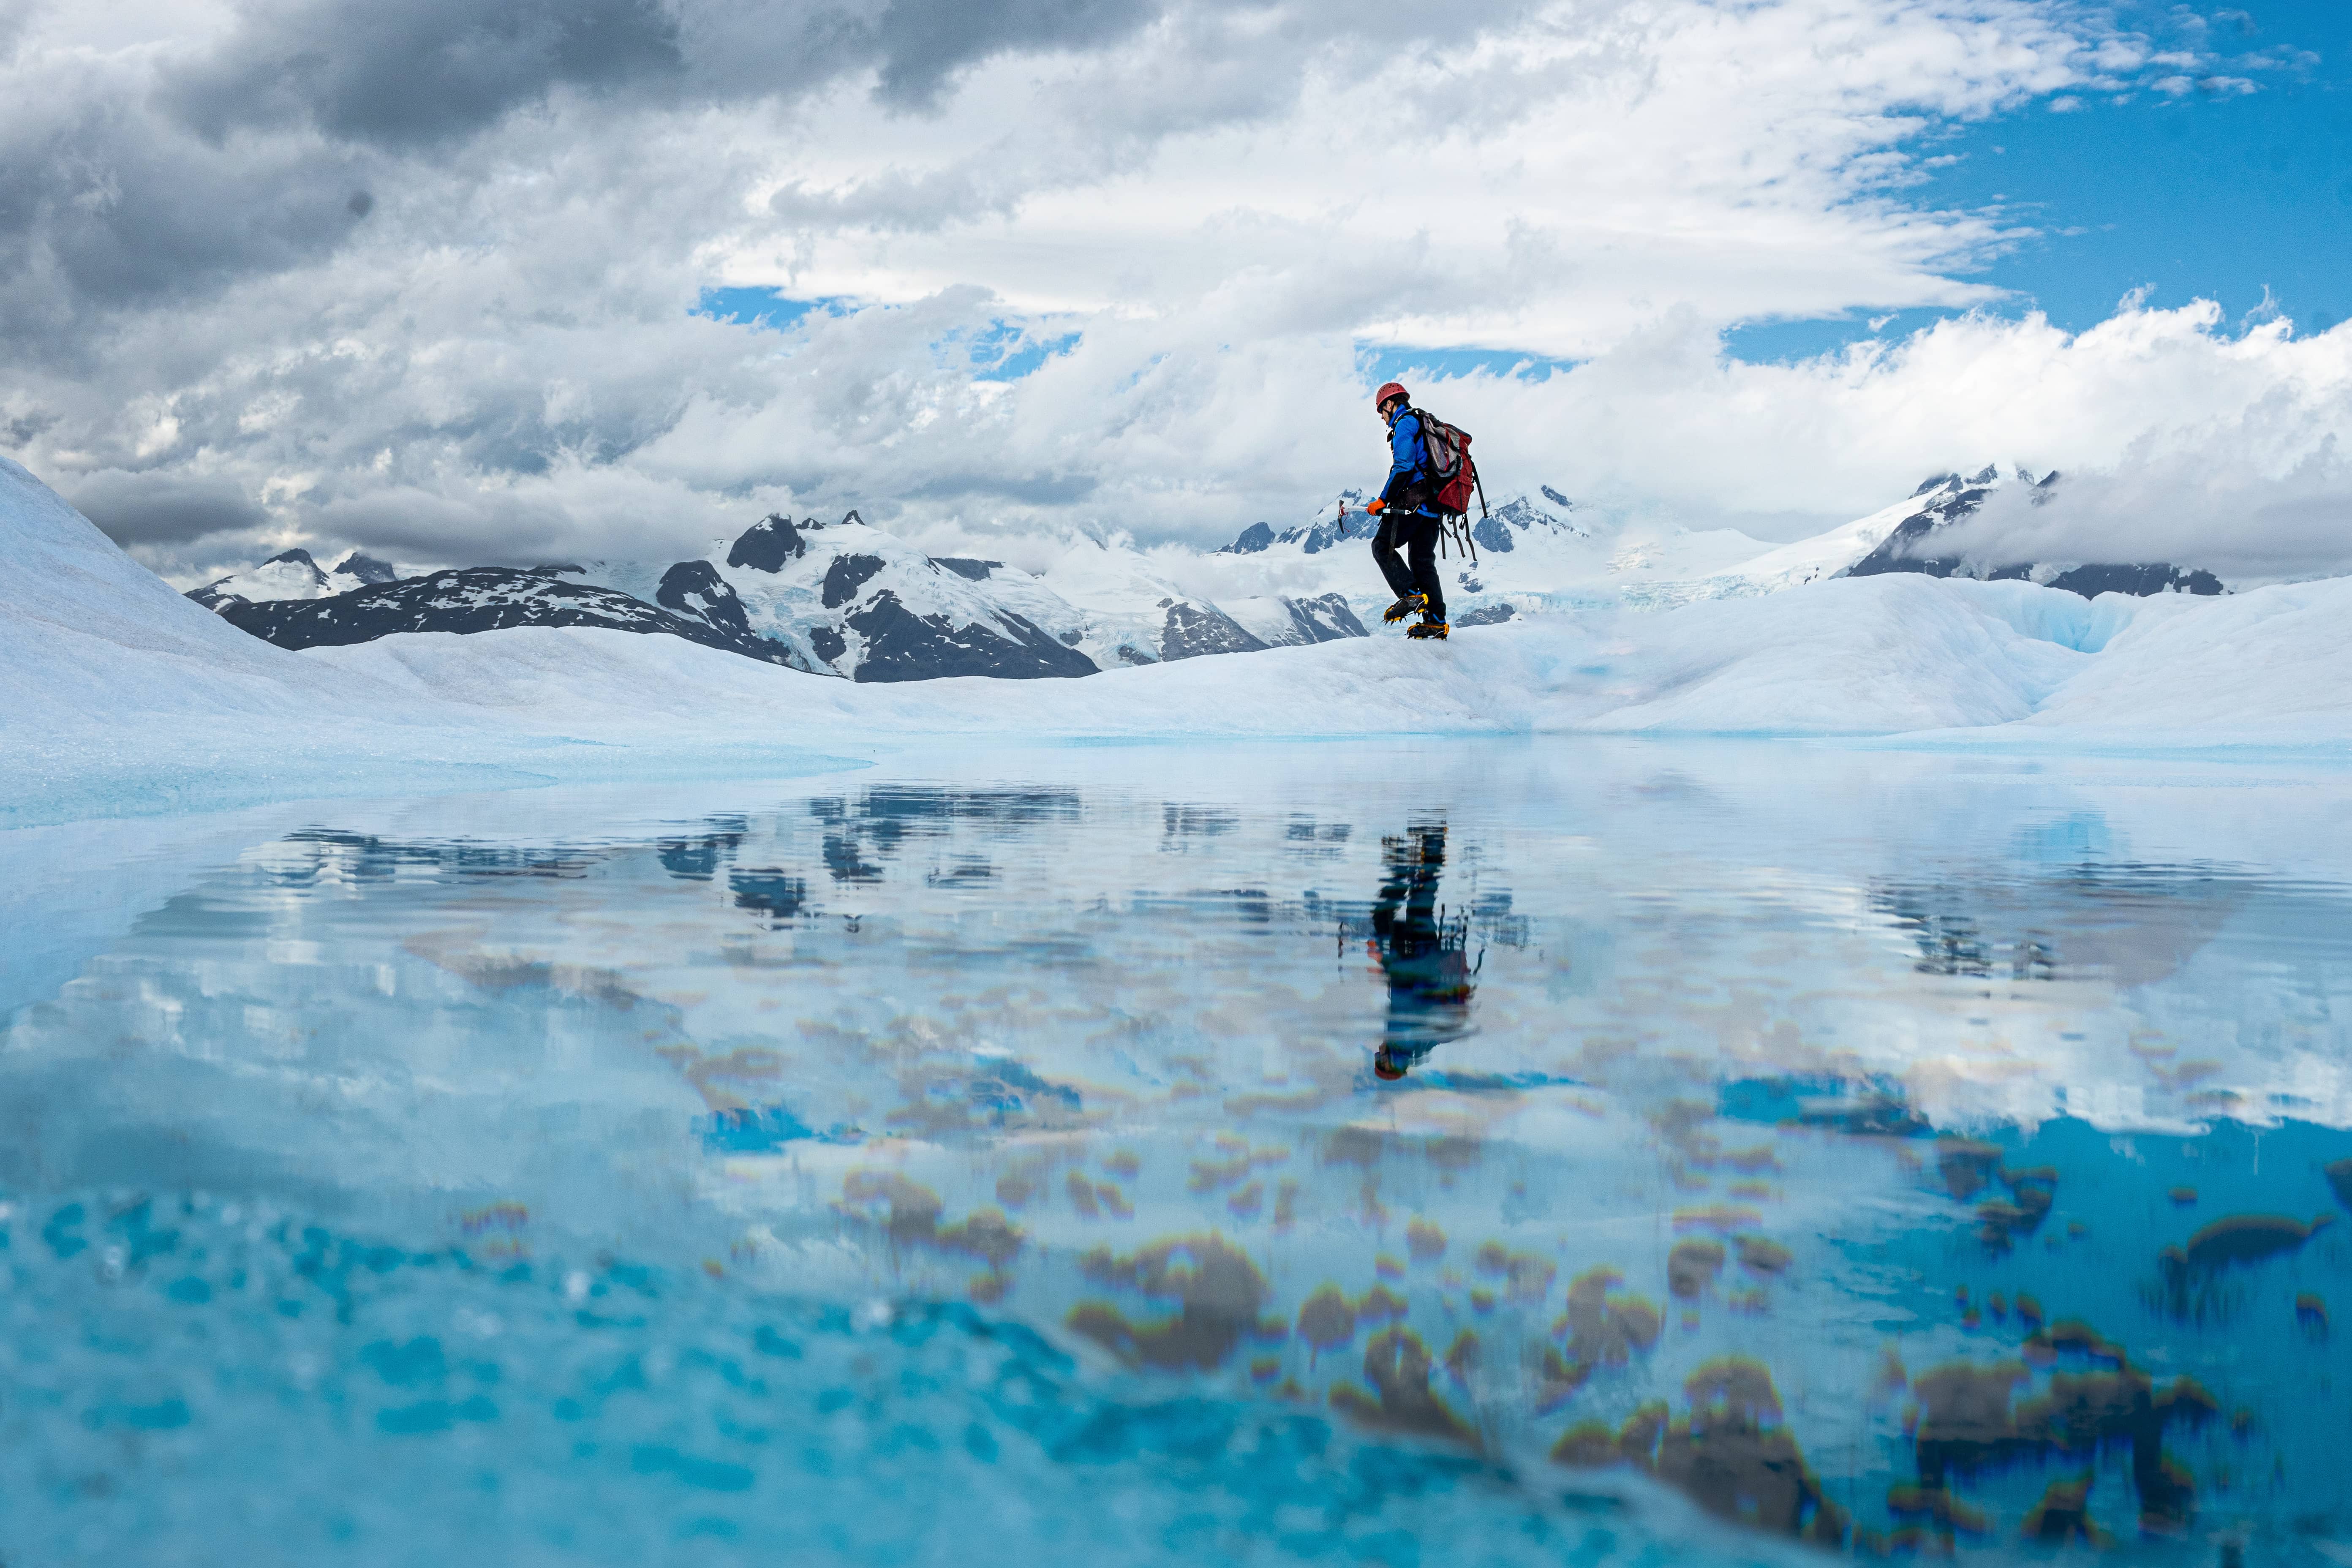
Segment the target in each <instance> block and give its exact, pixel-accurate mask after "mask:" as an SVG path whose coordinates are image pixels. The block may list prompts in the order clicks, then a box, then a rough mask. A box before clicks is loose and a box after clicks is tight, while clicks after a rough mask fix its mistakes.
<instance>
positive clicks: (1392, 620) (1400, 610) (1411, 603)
mask: <svg viewBox="0 0 2352 1568" xmlns="http://www.w3.org/2000/svg"><path fill="white" fill-rule="evenodd" d="M1428 607H1429V595H1426V594H1407V595H1405V596H1404V597H1403V598H1402V599H1399V600H1398V601H1397V602H1396V603H1395V604H1393V605H1390V606H1389V607H1388V608H1387V609H1385V610H1382V611H1381V625H1382V626H1394V625H1396V624H1397V623H1398V622H1399V621H1401V620H1402V619H1404V618H1405V617H1406V616H1410V615H1412V614H1413V613H1414V612H1415V611H1417V610H1423V609H1427V608H1428Z"/></svg>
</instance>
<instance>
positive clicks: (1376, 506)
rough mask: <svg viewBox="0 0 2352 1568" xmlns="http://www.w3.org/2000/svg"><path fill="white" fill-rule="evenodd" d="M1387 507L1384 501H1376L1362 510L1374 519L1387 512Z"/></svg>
mask: <svg viewBox="0 0 2352 1568" xmlns="http://www.w3.org/2000/svg"><path fill="white" fill-rule="evenodd" d="M1388 505H1389V503H1388V502H1386V501H1384V500H1376V501H1373V502H1371V503H1370V505H1368V506H1366V507H1365V508H1364V510H1366V511H1368V512H1370V513H1371V514H1372V515H1373V516H1374V517H1378V516H1380V515H1381V513H1382V512H1383V511H1386V510H1388Z"/></svg>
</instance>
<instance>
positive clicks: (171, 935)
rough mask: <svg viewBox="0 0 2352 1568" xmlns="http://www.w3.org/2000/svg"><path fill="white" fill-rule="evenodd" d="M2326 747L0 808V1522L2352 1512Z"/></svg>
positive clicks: (327, 1546)
mask: <svg viewBox="0 0 2352 1568" xmlns="http://www.w3.org/2000/svg"><path fill="white" fill-rule="evenodd" d="M2347 807H2352V789H2347V784H2346V782H2345V781H2344V780H2342V779H2340V778H2338V777H2336V776H2335V775H2333V774H2331V773H2327V772H2326V771H2323V770H2298V769H2295V768H2292V767H2289V766H2286V765H2284V764H2254V763H2227V762H2221V761H2196V760H2189V761H2183V760H2179V759H2174V760H2170V761H2165V762H2152V761H2149V760H2147V759H2139V760H2133V759H2107V760H2100V759H2075V760H2071V761H2056V760H2052V761H2043V762H2021V761H2018V760H2015V759H2010V760H2005V761H2001V762H1998V763H1993V762H1977V761H1970V760H1968V759H1958V758H1952V757H1923V756H1914V755H1908V754H1904V753H1897V752H1854V751H1845V750H1839V749H1834V748H1806V747H1795V746H1785V745H1751V746H1726V747H1704V746H1701V747H1664V746H1656V745H1631V744H1629V745H1596V744H1591V743H1588V742H1561V743H1551V742H1543V743H1535V742H1528V743H1504V742H1476V743H1462V744H1454V745H1443V746H1441V745H1436V744H1416V745H1410V746H1371V745H1354V744H1338V745H1329V744H1327V745H1287V746H1282V745H1267V746H1255V747H1234V748H1223V749H1207V748H1174V747H1169V748H1132V749H1123V750H1104V751H1079V752H1069V751H1062V752H981V753H967V754H961V755H956V756H950V757H930V758H926V757H920V756H914V757H905V758H899V759H896V760H894V761H891V762H888V763H885V764H883V765H881V766H878V767H876V768H873V769H870V770H866V771H862V772H855V773H835V774H831V775H827V776H824V777H816V778H802V779H792V780H783V781H776V782H773V783H770V784H742V783H727V784H704V785H688V784H662V785H659V786H650V785H649V786H647V787H646V788H645V789H642V790H636V791H630V790H619V789H601V790H594V791H540V792H530V793H522V794H509V795H484V796H472V797H440V798H432V799H421V800H404V801H381V802H351V801H337V802H333V803H325V804H320V805H287V806H272V807H262V808H255V809H253V810H249V811H246V812H242V813H239V814H236V815H235V816H217V817H191V818H184V819H179V820H175V821H163V820H149V821H143V822H136V823H115V824H83V825H78V826H67V827H58V828H43V829H34V830H26V831H23V832H18V833H12V834H5V835H0V885H5V889H7V890H6V891H5V893H0V909H5V911H6V915H7V924H8V927H9V930H10V931H11V933H12V938H13V940H12V944H11V947H10V951H9V957H8V959H7V963H6V966H5V970H0V1020H5V1021H4V1022H0V1205H5V1208H0V1323H5V1325H6V1332H5V1335H0V1558H5V1562H6V1563H9V1564H12V1565H19V1568H21V1565H23V1564H31V1563H38V1564H49V1563H100V1562H106V1563H120V1562H124V1561H139V1562H144V1561H156V1562H161V1561H169V1562H173V1563H213V1562H219V1563H256V1562H260V1563H279V1562H283V1563H411V1562H415V1563H446V1562H449V1561H464V1562H496V1563H541V1562H545V1563H604V1562H612V1563H624V1562H626V1563H649V1562H650V1563H670V1562H677V1563H704V1562H709V1563H735V1562H747V1563H748V1562H755V1561H756V1562H763V1563H764V1562H773V1561H779V1560H787V1559H788V1560H794V1561H800V1560H814V1561H845V1562H846V1561H855V1562H860V1563H867V1562H872V1563H898V1562H907V1563H928V1562H934V1561H937V1562H943V1563H944V1562H959V1563H962V1562H973V1561H979V1562H1016V1561H1018V1562H1035V1561H1055V1562H1058V1561H1064V1560H1069V1561H1078V1560H1084V1561H1087V1562H1103V1563H1123V1562H1129V1561H1135V1562H1146V1561H1148V1562H1172V1561H1203V1562H1223V1561H1234V1560H1239V1561H1253V1562H1255V1561H1287V1560H1291V1559H1303V1560H1328V1561H1334V1562H1344V1563H1397V1564H1402V1563H1424V1562H1428V1563H1434V1562H1439V1561H1444V1562H1449V1563H1452V1562H1470V1563H1591V1564H1600V1563H1764V1562H1787V1563H1802V1562H1812V1561H1820V1560H1822V1557H1823V1555H1824V1554H1825V1553H1828V1552H1845V1553H1853V1554H1856V1555H1868V1556H1874V1555H1881V1554H1897V1555H1903V1554H1912V1553H1916V1554H1921V1555H1940V1554H1944V1553H1947V1552H1949V1553H1955V1554H1957V1555H1958V1556H1959V1557H1961V1558H1963V1559H1967V1560H1971V1561H1984V1562H2005V1561H2011V1560H2018V1559H2024V1558H2040V1557H2043V1556H2048V1555H2050V1554H2052V1553H2058V1554H2062V1555H2063V1554H2068V1553H2074V1552H2088V1551H2090V1550H2092V1549H2093V1548H2094V1547H2099V1548H2104V1549H2105V1551H2106V1552H2109V1553H2110V1554H2111V1555H2113V1556H2114V1557H2116V1559H2118V1560H2121V1561H2126V1562H2141V1561H2147V1562H2162V1563H2176V1562H2177V1563H2231V1562H2236V1563H2298V1564H2301V1563H2312V1564H2319V1563H2344V1562H2352V1466H2347V1463H2346V1461H2345V1452H2346V1446H2347V1439H2352V1397H2348V1396H2352V1381H2348V1382H2345V1383H2343V1384H2341V1385H2339V1380H2340V1379H2345V1378H2347V1374H2352V1365H2347V1350H2346V1345H2347V1338H2352V1327H2347V1326H2345V1325H2343V1324H2339V1323H2337V1322H2336V1321H2335V1320H2336V1317H2339V1316H2341V1314H2342V1313H2343V1312H2345V1311H2346V1310H2352V1232H2347V1226H2352V1212H2347V1209H2352V1131H2347V1127H2352V1072H2347V1062H2352V1049H2347V1047H2352V1038H2347V1021H2346V1020H2347V1016H2352V1013H2347V1006H2352V925H2347V921H2346V914H2347V909H2352V901H2347V900H2352V852H2347V848H2346V847H2345V846H2346V845H2347V843H2352V836H2347V834H2346V833H2345V832H2344V826H2345V823H2346V819H2347V815H2352V813H2347Z"/></svg>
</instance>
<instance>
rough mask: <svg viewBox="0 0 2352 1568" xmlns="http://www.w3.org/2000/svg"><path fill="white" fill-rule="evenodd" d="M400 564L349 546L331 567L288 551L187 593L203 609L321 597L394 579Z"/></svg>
mask: <svg viewBox="0 0 2352 1568" xmlns="http://www.w3.org/2000/svg"><path fill="white" fill-rule="evenodd" d="M399 577H400V572H399V569H398V568H397V567H395V566H394V565H393V564H392V563H390V562H388V561H378V560H377V559H375V557H373V556H372V555H367V554H363V553H362V552H359V551H356V550H354V551H352V552H351V553H350V554H349V555H346V556H344V557H343V558H342V560H341V561H340V562H339V563H336V564H335V565H334V566H333V567H331V568H322V567H320V564H319V563H318V562H316V561H315V560H313V559H311V556H310V552H309V551H307V550H288V551H283V552H279V553H278V554H276V555H273V556H271V557H270V558H269V559H268V560H267V561H264V562H262V563H259V564H257V565H254V566H248V567H247V568H246V569H245V570H244V571H242V572H232V573H230V574H228V575H227V576H226V577H222V578H219V579H217V580H216V581H214V582H211V583H207V584H205V585H204V586H203V587H201V588H195V589H192V590H190V591H189V593H188V595H187V596H188V597H189V598H191V599H194V601H195V602H196V603H197V604H199V605H203V606H204V607H205V609H207V610H218V609H219V608H220V607H221V606H222V605H225V604H227V603H228V602H229V601H231V600H236V601H240V602H242V603H245V604H248V605H262V604H270V603H274V602H276V601H278V600H280V599H325V598H331V597H333V596H334V595H338V594H348V593H351V592H352V590H353V589H356V588H365V587H370V586H373V585H374V584H381V583H392V582H397V581H398V580H399Z"/></svg>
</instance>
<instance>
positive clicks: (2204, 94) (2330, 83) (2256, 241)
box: [1731, 0, 2352, 360]
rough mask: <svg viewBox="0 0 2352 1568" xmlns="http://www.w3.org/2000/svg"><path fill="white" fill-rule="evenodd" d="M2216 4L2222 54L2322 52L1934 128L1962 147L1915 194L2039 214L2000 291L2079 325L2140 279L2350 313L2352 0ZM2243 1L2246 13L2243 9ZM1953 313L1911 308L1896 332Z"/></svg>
mask: <svg viewBox="0 0 2352 1568" xmlns="http://www.w3.org/2000/svg"><path fill="white" fill-rule="evenodd" d="M2171 9H2172V8H2171V7H2170V6H2156V5H2126V6H2123V7H2119V10H2120V12H2121V19H2122V20H2124V21H2125V22H2126V24H2127V25H2132V26H2141V27H2144V28H2145V29H2146V30H2147V31H2148V32H2149V33H2151V34H2152V35H2154V36H2155V37H2157V38H2158V41H2159V42H2163V41H2166V37H2167V34H2168V32H2175V33H2177V31H2178V29H2177V28H2174V27H2169V26H2168V16H2167V13H2168V12H2170V11H2171ZM2207 15H2208V16H2214V17H2215V21H2214V22H2213V24H2212V25H2211V26H2210V34H2209V42H2210V47H2214V48H2216V49H2218V50H2220V51H2221V52H2223V53H2225V54H2245V53H2252V52H2253V51H2256V50H2272V49H2278V48H2281V47H2286V48H2291V49H2294V50H2297V51H2301V52H2306V53H2309V54H2313V55H2316V56H2318V57H2319V58H2318V60H2317V62H2316V63H2315V64H2309V65H2307V66H2305V67H2303V68H2296V69H2287V70H2273V71H2268V72H2264V73H2261V74H2260V75H2259V76H2255V75H2252V73H2249V74H2250V79H2255V80H2257V81H2258V83H2259V90H2257V91H2255V92H2253V93H2251V94H2245V93H2238V92H2228V93H2221V94H2216V93H2212V92H2210V91H2203V90H2200V91H2194V92H2191V93H2189V94H2188V95H2186V96H2184V97H2181V98H2178V99H2175V98H2168V97H2165V96H2162V95H2159V94H2154V93H2148V92H2141V93H2138V94H2137V95H2135V96H2134V97H2132V99H2131V100H2129V101H2127V102H2124V103H2116V102H2114V101H2112V100H2108V99H2105V98H2098V97H2094V96H2089V95H2082V96H2081V97H2080V98H2079V101H2080V104H2081V107H2080V108H2079V109H2076V110H2073V111H2071V112H2059V111H2053V109H2052V108H2051V106H2050V104H2049V103H2048V102H2047V101H2043V102H2038V103H2036V104H2034V105H2033V106H2032V108H2030V109H2027V110H2022V111H2021V112H2018V113H2014V114H2009V115H2004V116H2001V117H2000V118H1999V119H1995V120H1990V121H1983V122H1979V123H1976V124H1971V125H1964V126H1961V127H1958V128H1956V129H1953V130H1951V131H1948V132H1944V133H1941V134H1937V135H1931V136H1930V137H1929V138H1927V140H1926V141H1925V142H1922V143H1921V144H1920V146H1919V149H1918V150H1919V151H1921V152H1923V153H1926V154H1927V156H1928V157H1930V158H1933V159H1937V160H1942V159H1950V160H1953V161H1952V162H1950V163H1945V164H1943V166H1941V167H1939V168H1937V169H1936V170H1935V171H1934V172H1933V174H1932V177H1931V178H1930V180H1929V182H1928V183H1927V184H1926V185H1924V186H1922V187H1919V188H1917V189H1916V190H1914V191H1913V192H1911V193H1909V199H1910V200H1911V201H1912V202H1913V203H1915V204H1916V205H1921V206H1926V207H1953V208H1969V209H1987V208H1990V209H1997V210H1999V211H2000V213H2002V214H2003V215H2004V216H2006V217H2007V218H2008V219H2009V221H2010V222H2011V224H2013V225H2015V226H2022V227H2030V228H2032V229H2035V230H2037V231H2039V236H2038V237H2035V238H2032V239H2028V240H2026V241H2024V242H2023V243H2021V244H2020V245H2019V246H2018V247H2016V249H2015V250H2013V251H2012V252H2011V253H2010V254H2008V255H2005V256H2003V257H2000V258H1998V259H1997V260H1995V261H1994V262H1993V263H1992V264H1991V265H1990V267H1989V268H1986V269H1984V270H1983V271H1982V272H1979V273H1969V274H1963V276H1967V277H1970V278H1972V279H1976V280H1979V281H1983V282H1989V283H1991V284H1993V285H1994V286H1995V287H1997V288H2000V289H2008V290H2011V292H2012V294H2013V295H2014V296H2015V297H2014V298H2013V299H2012V300H2010V301H2009V302H2008V303H2006V304H2004V305H2002V306H2000V307H1998V308H1997V309H1998V310H2000V313H2001V314H2005V315H2018V314H2022V313H2023V312H2024V311H2026V310H2032V309H2036V308H2038V309H2040V310H2042V311H2044V312H2045V313H2047V314H2048V316H2049V318H2050V319H2051V321H2053V322H2054V323H2055V324H2057V325H2058V326H2061V327H2063V328H2066V329H2068V330H2069V331H2081V330H2083V329H2084V328H2086V327H2091V326H2095V325H2096V324H2097V323H2098V322H2099V321H2103V320H2105V318H2106V317H2108V316H2110V315H2112V314H2113V313H2114V311H2115V308H2116V301H2117V300H2121V299H2122V298H2123V297H2124V296H2125V295H2126V294H2127V293H2129V292H2130V291H2131V290H2133V289H2140V288H2148V289H2152V290H2153V292H2152V293H2151V295H2150V297H2149V303H2151V304H2154V305H2158V306H2178V305H2181V304H2185V303H2187V302H2188V301H2189V300H2191V299H2196V298H2204V299H2210V300H2218V301H2219V302H2220V303H2221V307H2222V309H2223V310H2224V312H2225V313H2226V315H2227V317H2228V319H2229V320H2230V321H2231V322H2232V323H2236V322H2238V321H2242V320H2243V319H2244V318H2245V317H2246V316H2247V315H2248V313H2249V312H2252V311H2254V310H2258V309H2259V308H2260V307H2261V306H2262V305H2263V300H2264V294H2263V290H2264V289H2269V290H2270V295H2269V298H2270V299H2271V300H2273V301H2274V302H2275V304H2276V305H2277V307H2278V309H2279V310H2283V311H2284V313H2285V314H2287V315H2288V316H2290V317H2292V318H2294V322H2295V326H2296V330H2297V331H2301V332H2315V331H2326V329H2327V328H2329V327H2332V326H2334V325H2336V323H2337V322H2339V321H2345V320H2347V318H2352V259H2347V258H2352V3H2347V0H2244V3H2243V4H2242V5H2241V6H2239V7H2238V8H2237V12H2236V15H2234V16H2233V15H2231V13H2230V12H2228V11H2222V12H2219V13H2215V12H2212V11H2210V10H2209V11H2208V12H2207ZM2240 18H2242V19H2240ZM1942 313H1943V312H1939V311H1933V310H1927V311H1906V312H1904V313H1902V314H1900V315H1898V316H1897V317H1895V319H1894V320H1893V321H1887V322H1886V323H1885V325H1884V326H1882V327H1881V328H1880V329H1879V330H1880V331H1881V332H1882V333H1883V334H1895V335H1900V334H1902V333H1904V332H1906V331H1912V330H1915V329H1916V328H1917V327H1919V326H1921V325H1924V324H1926V323H1927V321H1933V320H1934V319H1935V318H1936V317H1937V315H1939V314H1942ZM1870 330H1871V329H1870V327H1869V324H1868V321H1867V319H1863V318H1861V317H1860V316H1859V314H1858V317H1857V319H1856V320H1853V321H1800V322H1783V323H1770V324H1766V325H1759V326H1751V327H1748V328H1745V329H1742V330H1741V331H1738V332H1735V333H1734V334H1733V335H1732V339H1731V346H1732V351H1733V353H1735V355H1737V356H1738V357H1740V358H1745V359H1753V360H1773V359H1781V358H1786V357H1790V356H1791V355H1798V356H1801V355H1805V354H1811V353H1819V352H1821V351H1822V349H1825V348H1830V347H1833V346H1835V345H1837V344H1839V343H1843V342H1852V341H1853V340H1854V339H1856V338H1859V337H1864V336H1866V335H1868V334H1869V332H1870Z"/></svg>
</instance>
